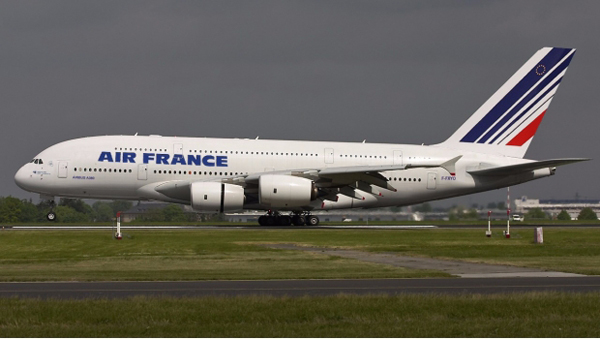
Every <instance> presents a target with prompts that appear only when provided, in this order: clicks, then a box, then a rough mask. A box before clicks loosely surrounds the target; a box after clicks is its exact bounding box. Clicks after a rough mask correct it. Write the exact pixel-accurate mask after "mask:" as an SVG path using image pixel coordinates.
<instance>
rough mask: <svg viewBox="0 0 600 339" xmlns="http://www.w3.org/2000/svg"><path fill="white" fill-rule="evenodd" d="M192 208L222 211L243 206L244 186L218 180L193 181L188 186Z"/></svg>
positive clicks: (213, 211)
mask: <svg viewBox="0 0 600 339" xmlns="http://www.w3.org/2000/svg"><path fill="white" fill-rule="evenodd" d="M190 191H191V192H190V193H191V204H192V208H193V209H194V210H196V211H198V212H203V213H223V212H233V211H238V210H242V209H243V208H244V188H243V187H241V186H238V185H231V184H223V183H220V182H194V183H192V185H191V188H190Z"/></svg>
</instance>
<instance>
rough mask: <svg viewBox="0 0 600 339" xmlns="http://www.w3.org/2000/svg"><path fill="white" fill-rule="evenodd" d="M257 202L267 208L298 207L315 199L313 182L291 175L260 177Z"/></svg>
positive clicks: (315, 191) (315, 188) (315, 189)
mask: <svg viewBox="0 0 600 339" xmlns="http://www.w3.org/2000/svg"><path fill="white" fill-rule="evenodd" d="M258 186H259V195H258V198H259V201H260V204H261V205H263V206H265V207H267V208H282V207H284V208H285V207H300V206H305V205H308V204H309V203H310V202H311V201H313V200H315V199H316V198H317V193H318V191H317V187H316V185H315V182H314V181H312V180H310V179H306V178H300V177H294V176H291V175H275V174H267V175H261V176H260V178H259V179H258Z"/></svg>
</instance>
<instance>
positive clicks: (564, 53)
mask: <svg viewBox="0 0 600 339" xmlns="http://www.w3.org/2000/svg"><path fill="white" fill-rule="evenodd" d="M574 54H575V49H574V48H556V47H554V48H552V47H544V48H542V49H540V50H539V51H537V52H536V53H535V54H534V55H533V56H532V57H531V58H530V59H529V60H527V62H526V63H525V64H524V65H523V66H521V68H520V69H519V70H518V71H517V72H516V73H515V74H514V75H513V76H512V77H510V79H508V81H506V83H504V85H502V87H500V89H498V90H497V91H496V93H494V95H492V96H491V97H490V98H489V99H488V100H487V101H486V102H485V103H484V104H483V105H481V107H479V109H478V110H477V111H475V113H473V115H472V116H471V117H470V118H469V119H468V120H467V121H466V122H465V123H464V124H463V125H462V126H461V127H460V128H459V129H458V130H456V132H454V134H453V135H452V136H451V137H450V138H448V139H447V140H446V141H444V142H442V143H441V144H439V146H443V147H448V148H456V149H464V150H468V151H473V152H480V153H490V154H497V155H505V156H510V157H517V158H522V157H523V156H524V155H525V152H526V151H527V148H528V147H529V144H530V143H531V140H532V139H533V136H534V134H535V132H536V131H537V128H538V126H539V125H540V123H541V121H542V119H543V117H544V114H545V113H546V110H547V109H548V106H549V105H550V102H551V101H552V98H553V97H554V94H556V90H557V89H558V85H559V84H560V82H561V80H562V78H563V76H564V75H565V72H566V71H567V67H568V66H569V63H570V62H571V59H572V58H573V55H574Z"/></svg>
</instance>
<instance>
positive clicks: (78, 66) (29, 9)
mask: <svg viewBox="0 0 600 339" xmlns="http://www.w3.org/2000/svg"><path fill="white" fill-rule="evenodd" d="M598 13H600V2H598V1H448V0H444V1H372V0H369V1H322V0H319V1H176V2H171V1H123V0H119V1H79V0H78V1H48V0H44V1H2V2H0V112H1V113H0V114H1V116H2V123H1V125H0V138H1V139H0V140H1V141H2V146H1V147H2V155H3V156H2V161H1V162H0V195H1V196H7V195H12V196H16V197H19V198H30V197H32V198H34V199H37V196H36V195H33V194H30V193H27V192H25V191H22V190H21V189H19V188H18V187H17V186H16V185H15V183H14V180H13V177H14V174H15V172H16V171H17V169H18V168H19V167H20V166H21V165H23V164H24V163H26V162H28V161H29V160H31V159H32V158H33V157H34V156H35V155H36V154H38V153H39V152H41V151H42V150H43V149H44V148H46V147H48V146H50V145H52V144H54V143H57V142H60V141H63V140H67V139H72V138H77V137H82V136H90V135H106V134H134V133H136V132H137V133H139V134H162V135H177V136H207V137H256V136H257V135H259V136H260V137H261V138H262V139H297V140H303V139H306V140H335V141H362V140H363V139H367V142H373V143H374V142H386V143H388V142H389V143H418V144H420V143H425V144H433V143H437V142H441V141H443V140H444V139H446V138H447V137H448V136H450V135H451V134H452V132H453V131H454V130H455V129H457V128H458V127H459V126H460V125H461V124H462V123H463V122H464V121H465V120H466V119H467V118H468V117H469V116H470V115H471V113H472V112H474V111H475V110H476V109H477V108H478V107H479V106H480V105H481V104H482V103H483V102H484V101H485V100H486V99H487V98H488V97H489V96H490V95H491V94H493V92H494V91H495V90H496V89H497V88H498V87H499V86H500V85H502V84H503V83H504V81H506V80H507V79H508V78H509V77H510V76H511V75H512V74H513V73H514V72H515V71H516V70H517V69H518V68H519V67H520V66H521V65H522V64H523V63H524V62H525V61H526V60H527V59H528V58H529V57H530V56H531V55H532V54H533V53H534V52H535V51H537V50H538V49H540V48H541V47H544V46H557V47H575V48H577V49H578V50H577V53H576V55H575V57H574V59H573V61H572V62H571V66H570V67H569V69H568V71H567V74H566V76H565V79H564V80H563V81H562V83H561V86H560V88H559V90H558V93H557V95H556V96H555V98H554V100H553V101H552V105H551V106H550V109H549V110H548V113H547V114H546V116H545V118H544V121H543V122H542V124H541V126H540V129H539V130H538V133H537V134H536V136H535V138H534V140H533V142H532V144H531V147H530V148H529V151H528V153H527V155H526V157H527V158H531V159H538V160H541V159H549V158H557V157H589V158H595V159H600V147H599V146H598V141H597V140H598V130H599V127H600V114H599V113H598V107H599V104H598V100H599V98H600V93H599V91H598V90H599V85H598V83H599V80H600V65H599V60H600V40H599V39H598V36H600V21H599V20H598V18H597V15H598ZM597 168H598V160H596V161H590V162H587V163H580V164H574V165H569V166H566V167H561V168H559V170H558V171H557V175H555V176H553V177H551V178H546V179H541V180H537V181H534V182H531V183H527V184H522V185H520V186H515V187H513V188H512V189H511V195H512V196H513V197H517V196H520V195H528V196H529V197H533V198H535V197H539V198H574V197H575V194H577V193H578V194H579V196H580V197H588V198H600V192H598V191H599V188H600V181H599V180H598V179H597V178H596V173H597ZM505 197H506V190H497V191H493V192H489V193H483V194H478V195H474V196H470V197H468V198H462V199H460V200H449V201H446V203H448V204H450V203H452V202H455V201H460V202H463V203H469V204H470V203H487V202H488V201H502V200H504V199H505Z"/></svg>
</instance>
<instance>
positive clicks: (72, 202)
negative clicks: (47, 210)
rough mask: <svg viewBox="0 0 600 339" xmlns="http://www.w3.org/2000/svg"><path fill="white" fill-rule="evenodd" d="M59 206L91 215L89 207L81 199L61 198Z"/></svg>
mask: <svg viewBox="0 0 600 339" xmlns="http://www.w3.org/2000/svg"><path fill="white" fill-rule="evenodd" d="M58 205H59V206H69V207H71V208H72V209H74V210H75V211H77V212H79V213H85V214H92V213H91V210H92V209H91V208H90V205H88V204H86V203H85V201H83V200H81V199H69V198H61V199H60V203H59V204H58Z"/></svg>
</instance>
